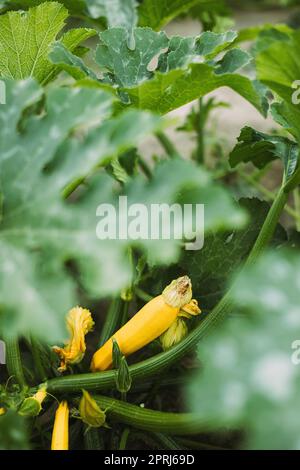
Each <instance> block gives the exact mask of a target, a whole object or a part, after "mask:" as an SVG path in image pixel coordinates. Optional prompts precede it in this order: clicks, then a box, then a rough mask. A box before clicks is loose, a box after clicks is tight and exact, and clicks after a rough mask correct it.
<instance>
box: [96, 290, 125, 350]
mask: <svg viewBox="0 0 300 470" xmlns="http://www.w3.org/2000/svg"><path fill="white" fill-rule="evenodd" d="M124 303H125V302H124V301H123V300H122V299H121V298H120V297H116V298H115V299H113V300H112V302H111V304H110V307H109V310H108V312H107V315H106V319H105V322H104V325H103V327H102V330H101V335H100V340H99V347H101V346H103V344H104V343H106V341H107V340H108V339H109V338H110V337H111V336H112V335H113V334H114V333H115V331H116V330H117V329H118V328H119V326H120V323H121V321H122V318H123V308H124Z"/></svg>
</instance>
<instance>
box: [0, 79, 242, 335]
mask: <svg viewBox="0 0 300 470" xmlns="http://www.w3.org/2000/svg"><path fill="white" fill-rule="evenodd" d="M6 87H7V104H6V105H2V106H1V107H0V124H1V125H0V175H1V178H0V188H1V193H2V195H1V196H2V200H3V204H2V214H1V224H0V250H1V264H0V299H1V300H0V329H1V330H2V331H9V333H10V334H25V333H26V332H30V333H31V334H35V335H36V336H38V337H40V338H42V339H47V340H49V341H50V340H54V339H57V338H58V337H59V335H60V334H62V331H63V329H62V323H63V318H64V315H65V312H66V310H67V309H68V308H70V307H72V305H74V303H75V301H76V296H75V288H74V287H75V286H74V282H75V281H74V277H73V276H72V275H71V273H72V272H74V264H75V265H76V270H75V272H77V273H78V275H77V279H78V281H79V282H80V284H81V286H82V287H84V288H85V289H86V291H87V292H88V293H89V295H90V296H92V297H98V296H104V295H107V294H108V293H115V292H117V291H119V290H120V289H121V288H123V287H124V286H125V285H127V283H128V282H129V281H130V277H131V267H130V263H129V261H126V259H127V255H126V253H127V250H128V247H129V246H131V245H135V246H139V247H140V249H142V250H143V251H145V252H146V254H147V258H148V260H149V261H150V262H151V263H156V264H165V263H170V262H175V261H176V260H177V259H178V257H179V254H180V250H181V248H182V238H183V230H184V228H183V227H179V228H180V230H181V232H180V237H179V239H172V238H171V239H158V240H156V239H150V240H148V239H145V240H136V241H135V240H134V241H132V240H130V239H129V240H127V239H125V240H122V239H118V237H117V239H113V240H99V239H98V238H97V236H96V227H97V222H98V218H97V217H96V213H97V207H98V206H99V204H101V203H106V204H107V203H110V204H112V205H113V207H115V208H118V197H119V194H123V195H126V196H127V197H128V205H129V204H130V205H133V204H144V205H146V206H147V208H149V207H150V206H151V205H152V204H162V203H167V204H169V205H171V204H173V203H175V202H178V198H179V196H180V195H183V196H184V195H185V194H186V189H188V188H194V189H195V190H196V193H195V199H194V202H199V203H202V204H203V203H205V204H206V220H207V223H206V224H205V227H204V229H207V230H209V229H215V230H217V229H218V228H220V227H221V228H231V227H236V228H238V227H240V226H241V225H242V224H243V223H244V222H245V215H244V213H243V212H241V210H240V209H239V208H238V207H237V206H236V205H235V204H234V201H233V200H232V198H231V197H230V195H229V194H228V193H227V192H226V191H225V190H224V189H223V188H222V187H220V186H218V185H216V184H214V183H213V182H212V181H211V178H210V177H209V175H208V174H207V173H206V172H205V171H204V170H203V169H201V168H197V167H196V166H195V165H193V164H191V163H189V162H185V161H183V160H180V159H178V160H174V161H167V162H165V163H164V164H161V165H159V166H158V168H157V169H156V170H155V172H154V175H153V178H152V180H151V181H150V182H148V181H147V180H145V179H144V178H143V177H142V176H137V177H134V178H133V179H132V180H129V181H128V183H127V184H126V185H125V187H124V189H122V188H119V190H118V191H116V189H117V188H116V182H115V180H114V179H112V178H111V177H109V176H108V175H107V174H106V173H105V171H104V170H102V171H100V170H98V171H96V170H97V168H98V166H99V165H100V164H101V165H103V166H104V165H107V164H108V163H109V162H111V160H112V159H115V158H116V156H117V155H118V154H120V153H123V152H124V151H126V150H127V149H129V148H131V147H132V146H134V145H137V144H138V143H139V141H140V140H141V139H142V138H143V137H144V136H145V135H147V134H149V133H150V132H152V131H156V130H157V129H159V128H160V126H161V125H162V121H161V119H160V118H159V117H157V116H154V115H151V114H149V113H146V112H140V111H136V110H129V111H126V112H123V113H121V114H119V115H118V116H117V117H115V118H112V117H111V112H112V102H113V99H114V98H113V97H112V95H110V94H108V93H106V92H104V91H102V90H95V89H86V88H83V89H80V88H73V89H69V88H53V89H51V90H50V91H49V92H48V93H47V95H46V97H45V99H46V102H45V109H44V110H43V113H41V112H40V111H41V110H40V106H41V105H42V101H41V99H42V98H44V96H43V93H42V89H41V88H40V87H39V86H38V85H37V84H36V83H35V82H33V81H31V80H28V81H21V82H13V81H10V80H7V81H6ZM38 105H39V106H38ZM25 111H26V112H25ZM49 137H50V139H49ZM114 168H116V166H115V165H114ZM95 172H96V173H95ZM94 173H95V174H94ZM92 175H94V176H92ZM84 177H85V178H86V179H85V185H83V186H81V188H80V191H79V192H78V193H77V195H76V197H75V199H71V200H67V201H66V200H64V199H63V196H62V194H63V193H64V194H65V193H66V191H65V189H66V188H69V185H70V183H73V182H74V181H78V180H82V178H84ZM122 181H124V179H123V178H122ZM166 182H167V184H166ZM220 201H222V205H220ZM179 202H180V203H182V204H183V203H184V202H185V198H184V197H183V199H182V200H181V199H180V201H179ZM126 214H127V213H126V211H125V210H124V211H122V210H121V212H120V215H119V217H121V219H120V220H121V221H122V222H120V223H122V224H123V225H124V227H127V223H126ZM190 217H192V215H190ZM180 222H181V219H180V218H179V219H178V217H177V218H176V220H175V229H176V228H177V226H178V224H179V223H180ZM200 228H202V227H200ZM200 228H199V229H198V230H200ZM169 238H170V237H169ZM67 261H69V262H71V265H72V266H73V270H71V272H68V271H67V270H66V267H65V263H66V262H67ZM112 280H113V282H112ZM16 286H17V287H16ZM16 288H17V289H18V291H19V292H20V295H18V296H16V295H15V290H16Z"/></svg>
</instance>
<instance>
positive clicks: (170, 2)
mask: <svg viewBox="0 0 300 470" xmlns="http://www.w3.org/2000/svg"><path fill="white" fill-rule="evenodd" d="M210 3H212V0H144V1H143V2H142V4H141V5H140V7H139V18H140V20H139V21H140V25H141V26H150V27H151V28H152V29H154V30H158V29H160V28H162V27H163V26H164V25H165V24H166V23H169V22H170V21H171V20H172V19H174V18H176V16H179V15H180V14H181V13H184V12H186V11H188V10H190V9H191V8H192V7H194V6H195V5H199V4H200V5H201V4H204V5H207V4H208V5H209V4H210Z"/></svg>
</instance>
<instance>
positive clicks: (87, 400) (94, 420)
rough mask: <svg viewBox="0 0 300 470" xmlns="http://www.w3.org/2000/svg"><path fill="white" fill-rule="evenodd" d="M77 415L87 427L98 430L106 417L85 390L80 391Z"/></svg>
mask: <svg viewBox="0 0 300 470" xmlns="http://www.w3.org/2000/svg"><path fill="white" fill-rule="evenodd" d="M79 413H80V417H81V419H82V421H83V422H84V423H86V424H87V425H88V426H91V427H94V428H99V427H100V426H103V425H104V424H105V419H106V416H105V413H104V411H102V410H101V408H99V406H98V405H97V402H96V400H94V398H93V397H92V396H91V395H90V394H89V392H87V391H86V390H82V398H81V400H80V403H79Z"/></svg>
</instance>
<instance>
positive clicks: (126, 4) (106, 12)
mask: <svg viewBox="0 0 300 470" xmlns="http://www.w3.org/2000/svg"><path fill="white" fill-rule="evenodd" d="M85 1H86V4H87V8H88V12H89V14H90V16H91V18H101V17H104V18H106V19H107V25H108V27H109V28H115V27H123V28H126V29H127V30H131V29H132V28H134V27H135V26H136V23H137V11H136V6H137V3H136V0H85Z"/></svg>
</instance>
